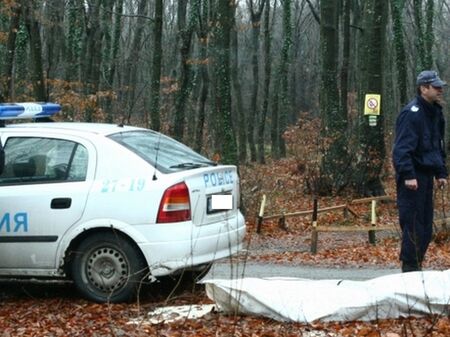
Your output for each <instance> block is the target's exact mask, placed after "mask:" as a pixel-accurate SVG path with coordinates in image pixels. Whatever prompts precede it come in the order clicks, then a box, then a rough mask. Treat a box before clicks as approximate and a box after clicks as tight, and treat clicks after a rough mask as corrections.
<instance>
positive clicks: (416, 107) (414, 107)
mask: <svg viewBox="0 0 450 337" xmlns="http://www.w3.org/2000/svg"><path fill="white" fill-rule="evenodd" d="M411 111H412V112H417V111H419V107H418V106H417V105H413V106H412V107H411Z"/></svg>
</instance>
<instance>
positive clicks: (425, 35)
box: [413, 0, 434, 71]
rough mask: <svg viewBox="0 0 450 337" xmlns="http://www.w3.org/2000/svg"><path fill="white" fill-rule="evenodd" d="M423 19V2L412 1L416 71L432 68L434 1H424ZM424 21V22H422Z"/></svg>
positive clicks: (419, 0)
mask: <svg viewBox="0 0 450 337" xmlns="http://www.w3.org/2000/svg"><path fill="white" fill-rule="evenodd" d="M425 1H426V4H425V18H424V17H423V12H424V9H423V1H422V0H414V1H413V4H414V21H415V25H416V34H417V39H416V48H417V51H418V60H417V62H418V64H417V67H418V69H417V70H418V71H421V70H424V69H432V67H433V56H432V55H433V44H434V34H433V17H434V0H425ZM424 20H425V21H424Z"/></svg>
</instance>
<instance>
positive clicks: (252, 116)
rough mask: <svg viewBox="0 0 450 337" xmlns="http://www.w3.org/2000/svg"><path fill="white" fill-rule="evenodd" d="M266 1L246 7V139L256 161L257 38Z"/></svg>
mask: <svg viewBox="0 0 450 337" xmlns="http://www.w3.org/2000/svg"><path fill="white" fill-rule="evenodd" d="M265 3H266V0H247V6H248V9H249V11H250V20H251V23H252V31H251V41H252V52H251V53H252V61H251V66H252V76H253V78H252V80H251V83H252V89H251V91H252V94H251V99H250V110H249V112H248V115H247V117H248V118H247V127H248V130H247V138H248V145H249V148H250V160H251V161H256V146H255V144H256V143H255V130H256V128H255V125H256V120H257V119H256V117H257V116H258V110H259V109H258V107H257V104H258V91H259V85H260V84H259V58H258V55H259V36H260V32H261V15H262V12H263V10H264V5H265Z"/></svg>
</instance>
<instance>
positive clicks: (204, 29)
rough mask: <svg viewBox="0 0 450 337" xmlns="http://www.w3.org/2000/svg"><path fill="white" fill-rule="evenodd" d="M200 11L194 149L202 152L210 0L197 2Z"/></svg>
mask: <svg viewBox="0 0 450 337" xmlns="http://www.w3.org/2000/svg"><path fill="white" fill-rule="evenodd" d="M195 1H196V2H197V4H196V8H197V10H198V14H199V16H198V21H197V38H198V44H199V49H200V50H199V56H200V62H199V78H200V81H201V87H200V96H199V98H198V104H197V106H198V108H197V109H198V113H197V123H196V125H197V127H196V130H195V139H194V149H195V150H196V151H197V152H200V151H201V149H202V145H203V133H204V127H205V119H206V101H207V98H208V92H209V90H208V89H209V83H210V80H209V73H208V33H209V27H210V26H209V17H208V12H209V9H210V6H209V0H195Z"/></svg>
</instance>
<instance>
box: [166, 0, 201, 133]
mask: <svg viewBox="0 0 450 337" xmlns="http://www.w3.org/2000/svg"><path fill="white" fill-rule="evenodd" d="M193 4H194V3H193ZM187 5H188V0H180V1H178V15H177V18H178V34H179V43H180V47H179V50H180V65H179V77H178V92H177V94H176V98H175V121H174V124H173V128H172V129H173V131H172V134H173V136H174V137H175V138H176V139H178V140H180V141H182V140H183V136H184V127H185V114H186V101H187V99H188V96H189V92H190V86H191V85H190V71H191V66H190V62H189V57H190V49H191V41H192V34H193V32H194V28H195V24H196V22H195V20H196V18H197V13H196V12H195V10H196V8H195V7H194V6H191V10H190V15H189V20H188V22H187V23H186V16H187V13H186V12H187Z"/></svg>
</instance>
